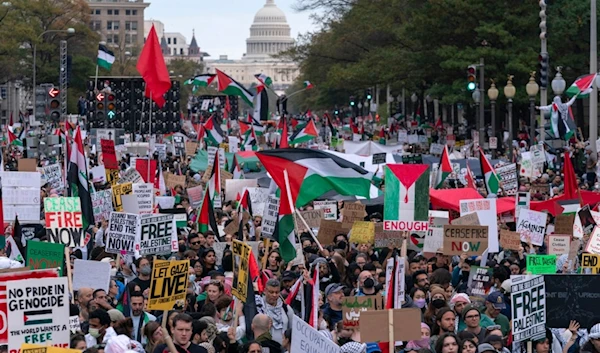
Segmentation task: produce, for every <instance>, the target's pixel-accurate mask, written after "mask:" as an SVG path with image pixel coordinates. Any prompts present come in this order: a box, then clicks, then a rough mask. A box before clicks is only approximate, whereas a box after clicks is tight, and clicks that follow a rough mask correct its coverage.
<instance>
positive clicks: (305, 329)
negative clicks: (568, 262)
mask: <svg viewBox="0 0 600 353" xmlns="http://www.w3.org/2000/svg"><path fill="white" fill-rule="evenodd" d="M290 351H291V352H323V353H340V346H338V345H337V344H336V343H334V342H333V341H332V340H329V339H327V338H324V337H323V335H321V334H320V333H319V331H317V330H315V329H314V328H312V326H310V325H309V324H307V323H306V322H304V320H302V319H301V318H299V317H298V316H296V315H294V319H293V320H292V345H291V348H290Z"/></svg>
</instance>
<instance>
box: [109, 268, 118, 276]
mask: <svg viewBox="0 0 600 353" xmlns="http://www.w3.org/2000/svg"><path fill="white" fill-rule="evenodd" d="M116 275H117V269H116V268H111V269H110V276H111V277H114V276H116Z"/></svg>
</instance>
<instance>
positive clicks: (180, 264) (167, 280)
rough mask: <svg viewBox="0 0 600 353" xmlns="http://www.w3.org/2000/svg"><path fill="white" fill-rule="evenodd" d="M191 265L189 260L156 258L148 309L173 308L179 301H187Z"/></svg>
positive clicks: (182, 302)
mask: <svg viewBox="0 0 600 353" xmlns="http://www.w3.org/2000/svg"><path fill="white" fill-rule="evenodd" d="M189 267H190V261H189V260H182V261H166V260H154V266H153V268H152V280H151V282H150V293H149V297H148V311H150V310H171V309H173V306H174V305H175V304H176V303H177V302H181V304H184V303H185V296H186V294H187V287H188V276H189V273H188V272H189Z"/></svg>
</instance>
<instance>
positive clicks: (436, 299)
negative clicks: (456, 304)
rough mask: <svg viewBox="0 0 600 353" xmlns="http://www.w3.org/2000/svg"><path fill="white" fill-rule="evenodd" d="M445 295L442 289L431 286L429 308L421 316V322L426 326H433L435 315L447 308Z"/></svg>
mask: <svg viewBox="0 0 600 353" xmlns="http://www.w3.org/2000/svg"><path fill="white" fill-rule="evenodd" d="M446 295H447V294H446V291H445V290H444V289H443V288H442V287H440V286H438V285H432V286H431V292H430V298H431V299H430V301H429V306H428V307H427V310H425V314H424V315H423V317H424V319H423V321H424V322H425V323H426V324H428V325H430V326H433V324H434V322H435V318H436V315H437V313H438V312H439V311H440V309H442V308H444V307H448V303H447V301H446V300H447V299H446Z"/></svg>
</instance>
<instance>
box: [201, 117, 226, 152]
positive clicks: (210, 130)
mask: <svg viewBox="0 0 600 353" xmlns="http://www.w3.org/2000/svg"><path fill="white" fill-rule="evenodd" d="M204 133H205V134H206V137H205V140H206V143H207V144H209V145H211V146H215V147H219V145H220V144H221V143H222V142H223V131H222V130H221V126H219V124H217V123H216V122H215V117H214V116H211V117H210V118H208V120H207V121H206V122H205V123H204Z"/></svg>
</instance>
